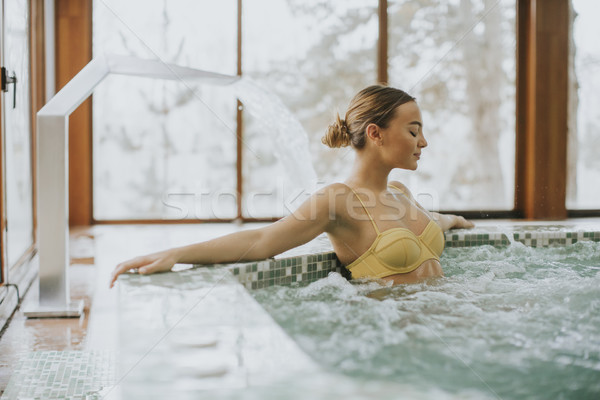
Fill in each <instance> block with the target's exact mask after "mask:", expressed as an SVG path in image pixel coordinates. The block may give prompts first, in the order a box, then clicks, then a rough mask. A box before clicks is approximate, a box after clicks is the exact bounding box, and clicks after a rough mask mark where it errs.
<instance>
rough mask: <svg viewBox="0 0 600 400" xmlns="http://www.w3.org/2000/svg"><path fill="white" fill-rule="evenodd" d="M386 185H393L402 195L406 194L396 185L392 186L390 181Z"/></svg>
mask: <svg viewBox="0 0 600 400" xmlns="http://www.w3.org/2000/svg"><path fill="white" fill-rule="evenodd" d="M388 186H391V187H393V188H394V189H396V190H397V191H399V192H400V193H402V194H403V195H405V196H406V193H404V190H402V189H400V188H399V187H398V186H394V185H392V184H391V183H388ZM406 197H408V196H406Z"/></svg>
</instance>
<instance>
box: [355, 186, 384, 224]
mask: <svg viewBox="0 0 600 400" xmlns="http://www.w3.org/2000/svg"><path fill="white" fill-rule="evenodd" d="M348 187H350V186H348ZM350 190H352V193H354V195H355V196H356V197H357V198H358V201H360V204H362V206H363V208H364V210H365V212H366V213H367V215H368V216H369V219H370V220H371V223H372V224H373V228H375V232H377V235H379V229H378V228H377V224H376V223H375V220H374V219H373V217H371V214H370V213H369V210H367V207H366V206H365V203H363V201H362V200H361V198H360V197H359V196H358V194H356V192H355V191H354V189H352V188H350Z"/></svg>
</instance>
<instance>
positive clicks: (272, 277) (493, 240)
mask: <svg viewBox="0 0 600 400" xmlns="http://www.w3.org/2000/svg"><path fill="white" fill-rule="evenodd" d="M508 235H510V236H512V240H510V239H509V237H508V236H507V234H506V233H502V232H487V233H472V232H471V231H466V230H465V231H453V232H446V234H445V237H446V247H473V246H483V245H491V246H508V245H510V243H511V242H513V241H514V242H519V243H522V244H524V245H526V246H531V247H547V246H568V245H571V244H574V243H577V242H581V241H594V242H600V231H588V232H584V231H566V230H565V231H558V232H557V231H543V230H537V231H518V232H508ZM223 267H224V268H227V269H228V270H229V271H230V272H231V273H232V274H233V275H234V277H235V278H236V279H237V280H238V281H239V282H240V283H241V284H242V285H244V286H245V287H246V288H247V289H249V290H252V289H261V288H265V287H269V286H274V285H291V284H293V283H310V282H314V281H317V280H319V279H321V278H324V277H326V276H327V275H329V273H330V272H338V273H340V274H342V275H343V276H345V277H347V278H349V272H348V271H347V270H346V269H345V268H344V267H343V266H342V264H341V263H340V261H339V260H338V259H337V257H336V255H335V253H334V252H332V251H329V252H323V253H318V254H310V255H303V256H296V257H288V258H280V259H268V260H264V261H257V262H252V263H244V264H234V265H224V266H223Z"/></svg>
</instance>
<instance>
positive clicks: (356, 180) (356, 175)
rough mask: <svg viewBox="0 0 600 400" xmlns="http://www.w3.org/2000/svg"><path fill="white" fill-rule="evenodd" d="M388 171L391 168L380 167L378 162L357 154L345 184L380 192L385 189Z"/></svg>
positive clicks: (367, 156)
mask: <svg viewBox="0 0 600 400" xmlns="http://www.w3.org/2000/svg"><path fill="white" fill-rule="evenodd" d="M390 171H391V168H389V167H386V166H384V165H382V163H381V161H380V160H376V159H373V157H369V155H368V154H361V153H359V152H357V154H356V159H355V160H354V165H353V166H352V172H351V173H350V176H349V177H348V179H346V184H349V185H351V186H356V187H360V188H365V189H370V190H372V191H375V192H381V191H384V190H386V189H387V182H388V175H389V174H390Z"/></svg>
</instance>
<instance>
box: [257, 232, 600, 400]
mask: <svg viewBox="0 0 600 400" xmlns="http://www.w3.org/2000/svg"><path fill="white" fill-rule="evenodd" d="M442 265H443V266H444V271H445V273H446V276H445V277H443V278H438V279H434V280H430V281H426V282H423V283H418V284H411V285H398V286H394V287H390V286H381V285H380V284H378V283H376V282H367V283H357V282H348V281H346V280H345V279H344V278H342V277H341V276H340V275H339V274H335V273H332V274H330V276H329V277H328V278H325V279H322V280H320V281H317V282H314V283H312V284H310V285H308V286H305V287H301V286H297V287H271V288H267V289H263V290H258V291H254V292H253V294H254V296H255V297H256V299H257V300H258V301H259V302H261V303H262V304H263V306H264V307H265V308H266V309H267V310H268V311H269V312H270V313H271V314H272V315H273V317H274V318H275V319H276V320H277V321H278V322H279V323H280V324H281V325H282V326H283V328H284V329H286V331H287V332H288V333H289V334H290V335H291V336H292V337H294V338H295V339H296V340H297V341H298V343H299V344H300V346H301V347H302V348H304V349H305V350H306V351H307V352H308V353H309V354H310V355H311V356H312V357H313V358H315V359H316V360H317V361H319V362H321V363H323V364H325V365H327V366H328V367H330V368H333V369H335V370H338V371H339V372H343V373H345V374H348V375H350V376H353V377H355V378H357V379H366V380H368V379H386V380H392V381H398V382H404V383H408V382H410V383H412V384H414V385H416V386H417V387H421V388H428V387H429V388H431V387H437V388H439V389H440V390H443V391H449V392H451V393H452V392H453V393H457V392H460V391H461V390H465V389H469V390H476V391H479V392H480V393H481V395H482V397H483V396H486V397H488V396H491V397H492V398H493V397H501V398H503V399H509V398H539V399H546V398H578V399H579V398H598V397H597V396H598V395H599V394H600V289H599V288H600V243H592V242H580V243H577V244H575V245H573V246H569V247H556V248H530V247H526V246H524V245H522V244H520V243H514V244H512V245H511V246H509V247H505V248H494V247H492V246H481V247H475V248H470V249H456V248H449V249H446V250H445V252H444V255H443V257H442Z"/></svg>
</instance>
